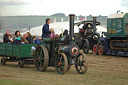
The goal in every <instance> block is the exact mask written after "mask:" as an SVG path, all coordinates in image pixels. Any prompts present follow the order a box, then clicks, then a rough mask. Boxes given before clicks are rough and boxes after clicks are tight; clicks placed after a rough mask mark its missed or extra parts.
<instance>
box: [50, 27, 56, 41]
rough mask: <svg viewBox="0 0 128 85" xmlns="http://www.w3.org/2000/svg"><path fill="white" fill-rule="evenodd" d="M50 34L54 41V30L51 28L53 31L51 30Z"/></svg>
mask: <svg viewBox="0 0 128 85" xmlns="http://www.w3.org/2000/svg"><path fill="white" fill-rule="evenodd" d="M50 32H51V34H50V38H51V39H53V38H54V37H55V33H54V29H53V28H51V29H50Z"/></svg>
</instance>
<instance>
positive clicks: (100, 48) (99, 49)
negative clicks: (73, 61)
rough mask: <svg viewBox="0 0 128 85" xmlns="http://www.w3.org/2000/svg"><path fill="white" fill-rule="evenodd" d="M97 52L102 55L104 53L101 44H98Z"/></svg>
mask: <svg viewBox="0 0 128 85" xmlns="http://www.w3.org/2000/svg"><path fill="white" fill-rule="evenodd" d="M98 54H99V55H100V56H102V55H103V54H104V46H103V45H99V47H98Z"/></svg>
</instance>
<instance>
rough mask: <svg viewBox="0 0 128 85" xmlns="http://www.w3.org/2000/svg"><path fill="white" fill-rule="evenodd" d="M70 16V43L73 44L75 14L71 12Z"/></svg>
mask: <svg viewBox="0 0 128 85" xmlns="http://www.w3.org/2000/svg"><path fill="white" fill-rule="evenodd" d="M69 17H70V23H69V24H70V32H69V44H70V45H73V42H74V17H75V15H74V14H70V15H69Z"/></svg>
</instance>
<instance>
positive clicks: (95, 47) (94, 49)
mask: <svg viewBox="0 0 128 85" xmlns="http://www.w3.org/2000/svg"><path fill="white" fill-rule="evenodd" d="M93 54H94V55H98V46H97V45H94V46H93Z"/></svg>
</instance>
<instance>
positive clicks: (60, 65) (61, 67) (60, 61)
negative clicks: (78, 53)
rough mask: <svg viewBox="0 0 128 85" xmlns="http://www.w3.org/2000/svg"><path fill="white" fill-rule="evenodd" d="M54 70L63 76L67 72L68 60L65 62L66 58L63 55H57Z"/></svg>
mask: <svg viewBox="0 0 128 85" xmlns="http://www.w3.org/2000/svg"><path fill="white" fill-rule="evenodd" d="M55 68H56V71H57V72H58V73H59V74H64V73H65V72H66V71H67V69H68V60H67V56H66V55H65V54H64V53H60V54H58V55H57V57H56V63H55Z"/></svg>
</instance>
